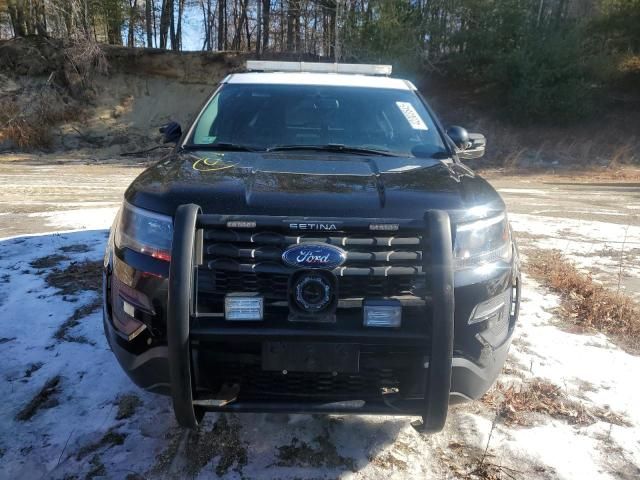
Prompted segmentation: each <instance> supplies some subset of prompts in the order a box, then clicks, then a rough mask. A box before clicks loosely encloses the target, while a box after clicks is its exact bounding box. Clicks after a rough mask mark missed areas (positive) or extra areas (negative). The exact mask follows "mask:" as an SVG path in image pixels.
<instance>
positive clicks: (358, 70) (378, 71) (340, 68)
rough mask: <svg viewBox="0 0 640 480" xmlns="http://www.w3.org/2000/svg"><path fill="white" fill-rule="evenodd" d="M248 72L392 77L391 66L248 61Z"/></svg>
mask: <svg viewBox="0 0 640 480" xmlns="http://www.w3.org/2000/svg"><path fill="white" fill-rule="evenodd" d="M247 70H249V71H254V72H255V71H260V72H309V73H352V74H361V75H384V76H389V75H391V65H367V64H360V63H315V62H270V61H265V60H247Z"/></svg>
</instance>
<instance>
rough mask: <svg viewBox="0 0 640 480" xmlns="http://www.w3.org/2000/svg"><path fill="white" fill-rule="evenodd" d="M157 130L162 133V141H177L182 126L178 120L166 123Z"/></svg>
mask: <svg viewBox="0 0 640 480" xmlns="http://www.w3.org/2000/svg"><path fill="white" fill-rule="evenodd" d="M159 130H160V133H162V134H163V139H162V143H177V142H178V140H180V137H182V127H180V124H179V123H178V122H169V123H166V124H164V125H162V126H161V127H160V128H159Z"/></svg>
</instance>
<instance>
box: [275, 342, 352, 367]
mask: <svg viewBox="0 0 640 480" xmlns="http://www.w3.org/2000/svg"><path fill="white" fill-rule="evenodd" d="M359 368H360V346H359V345H356V344H350V343H295V342H265V343H263V344H262V369H263V370H277V371H283V370H286V371H287V372H315V373H320V372H336V373H357V372H358V371H359Z"/></svg>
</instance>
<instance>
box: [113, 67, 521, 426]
mask: <svg viewBox="0 0 640 480" xmlns="http://www.w3.org/2000/svg"><path fill="white" fill-rule="evenodd" d="M248 70H253V71H249V72H247V73H238V74H232V75H229V76H228V77H226V78H225V79H224V80H223V81H222V83H221V84H220V85H219V87H218V88H217V89H216V90H215V92H214V93H213V94H212V95H211V97H210V98H209V99H208V100H207V102H206V103H205V105H204V107H203V108H202V111H201V112H200V113H199V115H198V116H197V118H196V120H195V121H194V122H193V124H192V125H191V126H190V127H189V129H188V130H186V132H185V133H184V134H183V133H182V131H181V129H180V127H179V125H177V124H175V123H171V124H169V125H166V126H165V127H164V129H163V130H161V131H164V135H165V141H169V142H176V148H175V150H174V151H173V153H172V154H171V155H170V157H169V158H167V159H165V160H163V161H161V162H159V163H157V164H156V165H154V166H152V167H150V168H148V169H147V170H146V171H144V172H143V173H142V174H141V175H140V176H139V177H138V178H137V179H136V180H135V181H134V182H133V183H132V184H131V186H130V187H129V188H128V190H127V191H126V193H125V200H124V203H123V206H122V208H121V209H120V212H119V213H118V215H117V217H116V219H115V222H114V225H113V228H112V229H111V236H110V238H109V242H108V246H107V251H106V255H105V260H104V328H105V332H106V336H107V339H108V341H109V344H110V345H111V349H112V350H113V352H114V354H115V356H116V357H117V359H118V361H119V362H120V364H121V365H122V367H123V369H124V370H125V371H126V372H127V374H128V375H129V376H130V377H131V379H132V380H133V381H134V382H135V383H136V384H137V385H139V386H140V387H142V388H145V389H147V390H150V391H154V392H158V393H163V394H167V395H170V396H171V397H172V399H173V406H174V410H175V414H176V417H177V419H178V422H179V424H180V425H182V426H185V427H195V426H196V425H197V424H198V422H199V421H200V419H201V418H202V415H203V414H204V412H206V411H220V412H312V413H367V414H398V415H414V416H420V417H422V422H420V421H418V422H415V426H416V427H417V428H421V429H422V430H423V431H429V432H434V431H438V430H440V429H442V427H443V426H444V423H445V420H446V416H447V410H448V406H449V404H450V403H455V402H458V401H462V400H468V399H477V398H479V397H480V396H481V395H482V394H483V393H484V392H485V391H486V390H487V389H488V388H489V387H490V386H491V384H492V383H493V382H494V380H495V378H496V377H497V375H498V373H499V372H500V370H501V368H502V365H503V363H504V361H505V358H506V356H507V350H508V348H509V345H510V341H511V336H512V333H513V329H514V326H515V323H516V319H517V315H518V305H519V298H520V294H519V285H520V280H519V279H520V275H519V267H518V253H517V249H516V246H515V244H514V242H513V240H512V235H511V230H510V226H509V222H508V220H507V215H506V212H505V205H504V203H503V201H502V199H501V198H500V197H499V195H498V194H497V193H496V191H495V190H494V189H493V188H492V187H491V186H490V185H489V184H488V183H487V182H486V181H485V180H483V179H482V178H480V177H478V176H477V175H475V174H474V173H473V171H471V170H470V169H469V168H467V167H466V166H465V165H463V164H462V163H461V161H460V160H461V159H470V158H476V157H479V156H481V155H482V154H483V153H484V137H483V136H482V135H478V134H475V135H474V134H467V132H466V131H465V130H464V129H462V128H460V127H451V128H449V129H448V130H447V131H446V132H445V131H444V130H443V128H442V126H441V125H440V124H439V122H438V120H437V119H436V117H435V115H434V114H433V113H432V112H431V110H430V109H429V107H428V106H427V104H426V102H425V101H424V99H423V98H422V97H421V96H420V94H419V93H418V92H417V90H416V88H415V87H414V86H413V85H412V84H411V83H410V82H408V81H405V80H400V79H395V78H390V77H388V76H385V75H388V74H389V73H390V67H385V66H373V65H372V66H366V65H340V64H338V65H336V64H311V65H309V64H302V63H289V62H248ZM256 70H258V71H256ZM304 70H311V71H304ZM380 74H382V75H380Z"/></svg>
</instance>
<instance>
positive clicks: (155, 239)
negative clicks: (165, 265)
mask: <svg viewBox="0 0 640 480" xmlns="http://www.w3.org/2000/svg"><path fill="white" fill-rule="evenodd" d="M172 239H173V221H172V219H171V217H168V216H166V215H160V214H158V213H154V212H149V211H148V210H143V209H141V208H138V207H134V206H133V205H129V204H128V203H127V202H124V204H123V206H122V212H121V214H120V222H119V223H118V226H117V227H116V234H115V244H116V246H117V247H118V248H130V249H131V250H135V251H136V252H139V253H144V254H145V255H150V256H152V257H154V258H159V259H161V260H166V261H169V260H171V240H172Z"/></svg>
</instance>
